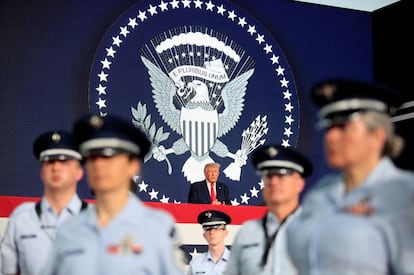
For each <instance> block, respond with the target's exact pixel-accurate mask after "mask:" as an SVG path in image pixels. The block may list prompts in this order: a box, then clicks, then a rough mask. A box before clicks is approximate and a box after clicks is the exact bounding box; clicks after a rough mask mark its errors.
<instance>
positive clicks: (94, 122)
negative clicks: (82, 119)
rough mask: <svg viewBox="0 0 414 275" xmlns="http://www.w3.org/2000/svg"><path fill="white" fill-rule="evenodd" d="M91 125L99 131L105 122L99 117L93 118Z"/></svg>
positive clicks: (90, 121)
mask: <svg viewBox="0 0 414 275" xmlns="http://www.w3.org/2000/svg"><path fill="white" fill-rule="evenodd" d="M89 123H90V125H91V126H92V127H94V128H95V129H98V128H100V127H101V126H102V124H103V120H102V118H101V117H99V116H92V117H91V118H90V120H89Z"/></svg>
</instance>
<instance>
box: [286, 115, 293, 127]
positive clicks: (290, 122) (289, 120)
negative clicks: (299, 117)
mask: <svg viewBox="0 0 414 275" xmlns="http://www.w3.org/2000/svg"><path fill="white" fill-rule="evenodd" d="M285 119H286V120H285V123H287V124H289V125H292V122H293V121H295V120H294V119H293V118H292V115H288V116H285Z"/></svg>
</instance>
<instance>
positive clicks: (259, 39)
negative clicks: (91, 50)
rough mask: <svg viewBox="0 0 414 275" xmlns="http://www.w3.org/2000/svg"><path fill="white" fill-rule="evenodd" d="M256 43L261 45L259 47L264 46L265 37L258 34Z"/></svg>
mask: <svg viewBox="0 0 414 275" xmlns="http://www.w3.org/2000/svg"><path fill="white" fill-rule="evenodd" d="M256 41H257V42H258V43H259V45H260V44H262V43H263V42H264V41H265V40H264V35H260V34H257V38H256Z"/></svg>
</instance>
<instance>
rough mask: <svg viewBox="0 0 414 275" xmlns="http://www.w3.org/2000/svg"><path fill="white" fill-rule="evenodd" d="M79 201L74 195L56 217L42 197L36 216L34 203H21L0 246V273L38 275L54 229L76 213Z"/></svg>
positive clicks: (12, 215) (8, 224)
mask: <svg viewBox="0 0 414 275" xmlns="http://www.w3.org/2000/svg"><path fill="white" fill-rule="evenodd" d="M81 205H82V203H81V200H80V199H79V197H78V195H74V196H73V198H72V200H71V201H70V203H69V204H68V205H67V206H66V207H65V208H64V209H63V210H62V212H61V213H60V215H59V216H57V215H56V213H55V212H54V211H53V209H52V208H51V207H50V204H49V203H48V202H47V200H46V199H45V198H43V199H42V200H41V203H40V209H41V211H40V217H39V216H38V214H37V213H36V210H35V202H24V203H22V204H21V205H19V206H17V207H16V209H15V210H14V211H13V212H12V213H11V215H10V217H9V220H8V222H7V227H6V231H5V233H4V236H3V239H2V241H1V244H0V249H1V258H2V263H3V267H2V271H3V273H4V274H15V273H17V272H18V271H19V270H20V274H21V275H23V274H40V273H39V271H40V269H41V267H42V265H43V264H44V262H45V260H46V257H47V255H48V252H49V249H50V247H51V245H52V243H53V241H54V239H55V235H56V230H57V229H58V228H59V227H60V226H61V225H62V224H64V223H65V222H66V221H67V220H69V219H70V218H72V217H73V216H74V215H76V214H78V213H79V211H80V209H81Z"/></svg>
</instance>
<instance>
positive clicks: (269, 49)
mask: <svg viewBox="0 0 414 275" xmlns="http://www.w3.org/2000/svg"><path fill="white" fill-rule="evenodd" d="M263 50H265V52H266V53H271V52H272V45H269V44H267V43H266V46H265V47H264V48H263Z"/></svg>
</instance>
